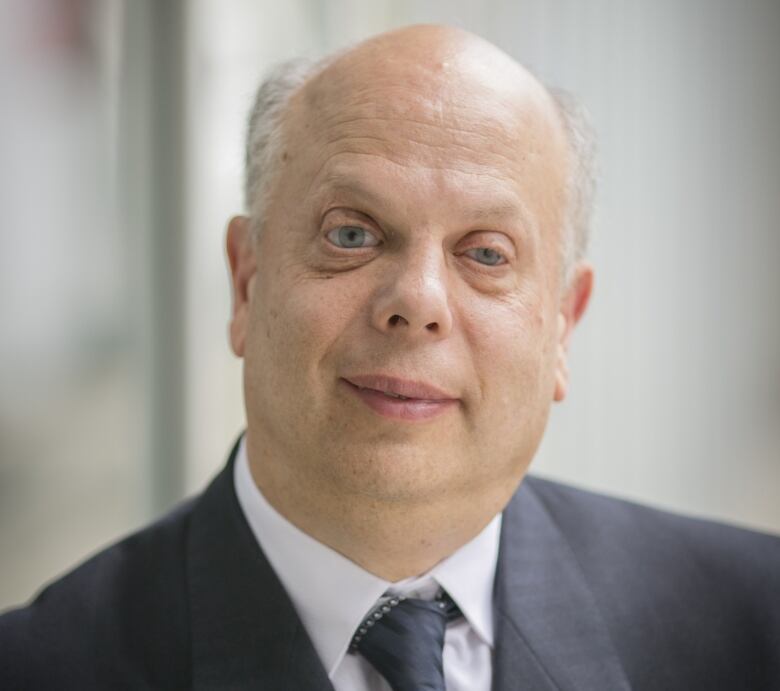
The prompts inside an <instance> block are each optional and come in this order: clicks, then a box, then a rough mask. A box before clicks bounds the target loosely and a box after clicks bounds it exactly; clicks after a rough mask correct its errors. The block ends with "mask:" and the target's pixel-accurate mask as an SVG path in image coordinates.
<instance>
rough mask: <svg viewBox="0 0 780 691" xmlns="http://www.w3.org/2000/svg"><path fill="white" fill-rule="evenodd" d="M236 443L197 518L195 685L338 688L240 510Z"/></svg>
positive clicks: (192, 558)
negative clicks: (236, 480)
mask: <svg viewBox="0 0 780 691" xmlns="http://www.w3.org/2000/svg"><path fill="white" fill-rule="evenodd" d="M236 448H237V447H236ZM236 448H234V449H233V452H232V453H231V455H230V459H229V461H228V463H227V466H226V467H225V468H224V469H223V470H222V471H221V472H220V473H219V475H218V476H217V477H216V478H215V479H214V481H213V482H212V483H211V485H210V486H209V487H208V488H207V489H206V491H205V492H204V494H203V495H202V496H201V497H200V498H199V500H198V501H197V503H196V505H195V507H194V509H193V513H192V517H191V523H190V529H189V534H188V539H187V546H186V550H187V554H186V559H187V576H188V584H187V585H188V591H189V603H190V627H191V636H192V687H193V689H220V688H222V689H227V688H230V689H235V690H237V691H238V690H241V689H300V690H301V691H308V690H311V691H315V690H316V691H325V690H327V689H331V690H332V689H333V687H332V685H331V683H330V681H329V680H328V676H327V674H326V673H325V669H324V668H323V667H322V664H321V663H320V661H319V658H318V657H317V654H316V652H315V651H314V647H313V646H312V644H311V641H310V640H309V637H308V635H307V634H306V631H305V630H304V628H303V626H302V624H301V622H300V620H299V618H298V615H297V614H296V612H295V609H294V608H293V605H292V603H291V602H290V599H289V598H288V596H287V593H286V592H285V590H284V588H283V587H282V585H281V583H280V582H279V579H278V578H277V577H276V575H275V574H274V572H273V569H272V568H271V566H270V565H269V564H268V561H267V560H266V558H265V556H264V555H263V553H262V552H261V550H260V548H259V547H258V545H257V541H256V540H255V538H254V536H253V535H252V533H251V530H250V528H249V526H248V525H247V523H246V520H245V519H244V516H243V514H242V513H241V508H240V506H239V504H238V500H237V498H236V495H235V488H234V484H233V464H234V462H235V455H236Z"/></svg>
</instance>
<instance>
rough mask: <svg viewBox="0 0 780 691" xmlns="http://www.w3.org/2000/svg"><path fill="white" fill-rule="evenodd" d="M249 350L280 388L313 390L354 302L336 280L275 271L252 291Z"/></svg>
mask: <svg viewBox="0 0 780 691" xmlns="http://www.w3.org/2000/svg"><path fill="white" fill-rule="evenodd" d="M258 288H259V291H258V295H257V304H256V307H255V309H254V310H253V322H254V324H253V333H252V335H251V338H252V341H253V342H252V343H251V344H250V347H253V348H254V349H255V351H256V353H257V354H260V353H263V355H264V357H265V359H266V362H267V365H268V369H269V375H270V376H271V377H273V378H274V379H275V380H276V383H277V384H278V383H279V380H281V379H282V378H283V379H284V384H285V385H286V386H290V385H300V386H303V387H309V388H310V387H313V386H314V387H316V386H317V373H318V371H319V366H320V364H321V362H322V360H323V359H325V358H326V357H327V354H328V353H329V351H330V349H331V347H332V344H333V343H334V342H335V341H336V340H337V339H338V338H339V336H340V335H341V334H342V333H343V332H344V331H345V329H346V328H347V326H348V324H349V323H350V322H351V320H352V319H354V313H355V307H354V304H355V303H354V301H353V300H351V299H350V296H349V291H347V290H346V289H345V286H343V285H340V282H339V281H338V278H333V279H327V278H323V277H321V276H318V277H312V276H311V275H309V274H307V272H306V271H303V270H300V268H299V267H294V266H284V267H278V269H277V270H275V271H273V272H272V273H271V274H269V275H268V280H267V281H264V282H261V285H259V286H258Z"/></svg>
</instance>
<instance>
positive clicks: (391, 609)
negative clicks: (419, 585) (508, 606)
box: [350, 590, 461, 691]
mask: <svg viewBox="0 0 780 691" xmlns="http://www.w3.org/2000/svg"><path fill="white" fill-rule="evenodd" d="M460 616H461V613H460V610H459V609H458V606H457V605H456V604H455V603H454V602H453V601H452V599H451V598H450V596H449V595H447V593H446V592H444V591H443V590H440V591H439V594H438V595H437V596H436V599H435V600H433V601H429V600H417V599H413V598H405V597H401V596H399V597H391V598H390V599H388V600H385V601H383V602H381V603H380V604H379V606H377V607H376V608H374V609H373V610H372V611H371V613H370V614H369V615H368V617H367V618H366V619H365V620H364V621H363V623H362V624H361V625H360V627H359V628H358V630H357V632H356V633H355V635H354V637H353V638H352V643H351V645H350V651H351V652H358V653H360V654H361V655H362V656H363V657H365V658H366V659H367V660H368V661H369V662H370V663H371V664H372V665H373V666H374V668H375V669H376V670H377V671H378V672H379V673H380V674H381V675H382V676H383V677H384V678H385V679H387V681H388V682H389V684H390V686H391V688H392V689H393V691H423V690H425V691H445V689H444V669H443V665H442V650H443V648H444V629H445V628H446V626H447V622H449V621H452V620H453V619H457V618H458V617H460Z"/></svg>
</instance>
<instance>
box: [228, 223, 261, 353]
mask: <svg viewBox="0 0 780 691" xmlns="http://www.w3.org/2000/svg"><path fill="white" fill-rule="evenodd" d="M226 246H227V256H228V262H229V264H230V281H231V286H232V289H233V310H232V314H231V318H230V329H229V331H230V345H231V347H232V348H233V352H234V353H235V354H236V355H237V356H238V357H243V356H244V346H245V343H246V331H247V325H248V321H249V310H250V305H251V300H252V293H253V288H254V279H255V274H256V272H257V259H256V256H255V243H254V240H253V238H252V229H251V223H250V220H249V219H248V218H247V217H246V216H235V217H234V218H232V219H230V223H228V229H227V240H226Z"/></svg>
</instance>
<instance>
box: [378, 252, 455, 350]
mask: <svg viewBox="0 0 780 691" xmlns="http://www.w3.org/2000/svg"><path fill="white" fill-rule="evenodd" d="M410 254H412V253H410ZM413 254H414V256H403V257H399V258H398V261H399V264H398V266H397V269H396V270H390V271H388V272H387V273H386V274H385V276H384V277H383V280H382V282H381V285H380V288H379V290H378V291H377V293H376V297H375V300H374V304H373V306H372V315H371V321H372V325H373V326H374V328H375V329H377V330H379V331H381V332H383V333H386V334H404V335H406V336H407V337H410V338H431V339H434V340H435V339H439V338H444V337H446V336H447V335H449V334H450V332H451V331H452V320H453V317H452V311H451V306H450V296H449V290H448V285H447V278H448V276H447V267H446V262H445V257H444V255H443V253H442V251H441V248H439V250H438V252H437V251H436V249H435V248H433V249H431V250H429V251H426V252H422V251H420V250H419V249H418V250H416V252H415V253H413Z"/></svg>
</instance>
